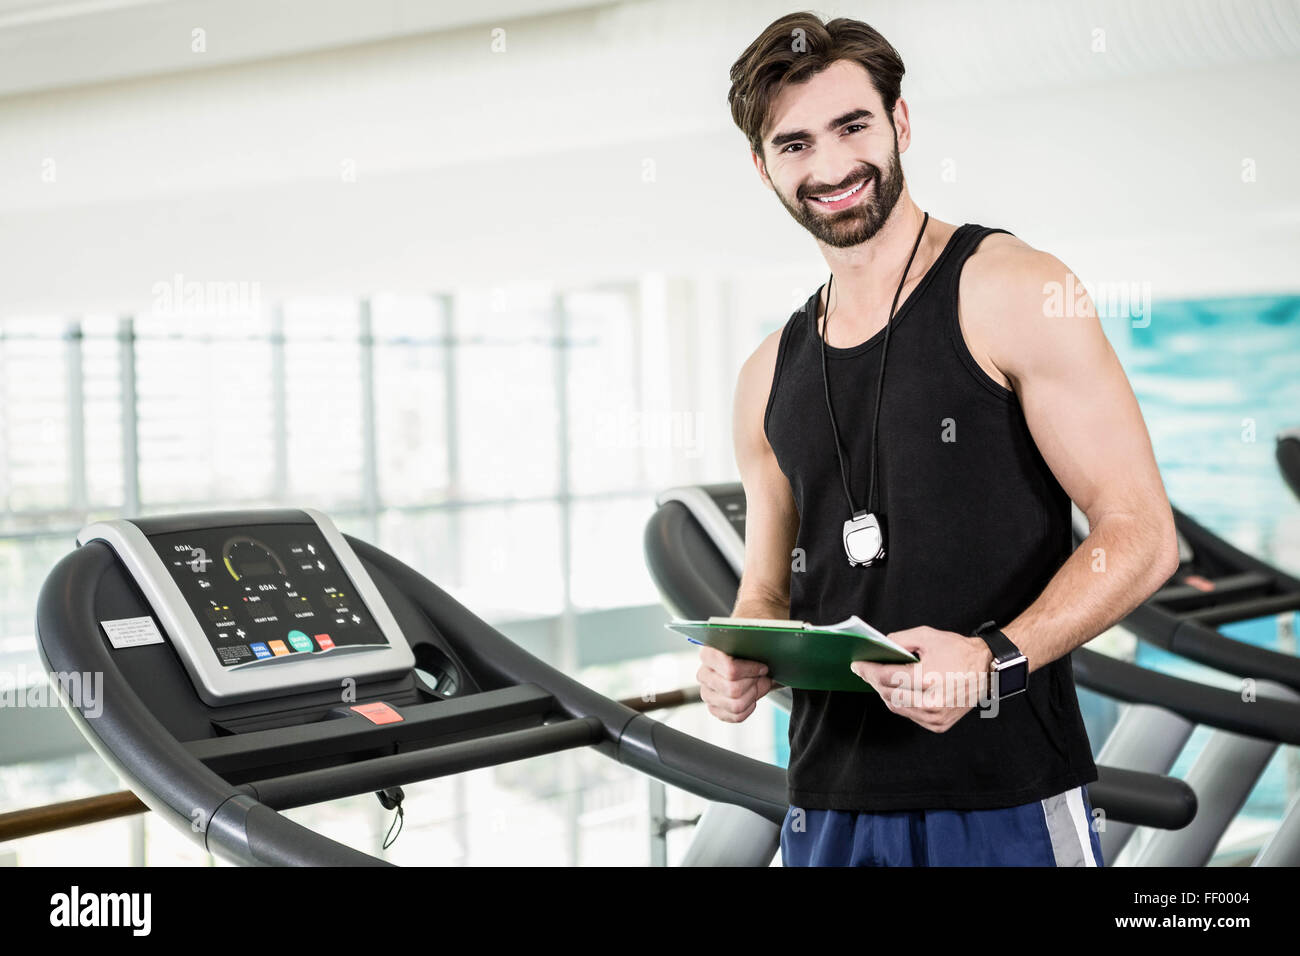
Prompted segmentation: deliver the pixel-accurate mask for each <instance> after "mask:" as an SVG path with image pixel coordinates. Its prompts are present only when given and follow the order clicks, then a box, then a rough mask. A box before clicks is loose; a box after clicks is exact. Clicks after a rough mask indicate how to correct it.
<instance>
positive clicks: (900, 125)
mask: <svg viewBox="0 0 1300 956" xmlns="http://www.w3.org/2000/svg"><path fill="white" fill-rule="evenodd" d="M894 129H895V131H897V133H898V151H899V152H900V153H905V152H907V147H908V146H910V145H911V144H912V118H911V117H910V116H909V115H908V113H907V100H905V99H903V98H902V97H901V96H900V97H899V98H898V102H896V103H895V104H894Z"/></svg>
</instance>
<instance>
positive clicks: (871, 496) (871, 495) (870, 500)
mask: <svg viewBox="0 0 1300 956" xmlns="http://www.w3.org/2000/svg"><path fill="white" fill-rule="evenodd" d="M929 221H930V214H929V213H928V212H927V213H926V214H925V218H924V219H922V220H921V231H920V232H918V233H917V234H916V242H915V243H914V244H913V246H912V254H911V255H910V256H908V257H907V265H906V266H904V267H903V278H902V279H901V280H900V281H899V283H898V291H897V292H895V293H894V304H893V305H891V306H890V308H889V318H888V319H886V320H885V341H884V343H883V345H882V347H881V350H880V381H879V382H877V383H876V408H875V413H874V415H873V416H872V423H871V480H870V484H869V486H868V488H869V490H868V492H867V511H874V510H875V507H876V446H877V444H878V435H879V430H880V399H881V396H882V394H883V392H884V387H885V359H886V358H887V357H888V355H889V327H890V326H891V325H892V324H893V321H894V310H895V309H897V308H898V299H899V296H901V295H902V294H903V286H904V285H906V284H907V273H908V272H909V271H910V270H911V268H912V260H913V259H915V258H916V250H917V249H919V248H920V247H921V237H922V236H924V235H925V226H926V224H927V223H928V222H929ZM834 281H835V274H834V273H831V277H830V279H828V280H827V282H826V318H825V320H823V322H822V384H823V385H824V386H825V388H826V411H828V412H829V413H830V416H831V432H832V433H833V434H834V436H835V454H836V456H837V457H838V458H839V460H840V479H841V480H842V481H843V482H844V498H845V500H846V501H847V502H848V503H849V516H850V518H852V517H854V516H856V515H858V514H860V512H858V511H857V509H855V508H854V507H853V495H852V494H851V493H850V491H849V479H848V476H847V474H846V473H845V471H844V452H843V449H841V448H840V431H839V427H838V426H837V425H836V424H835V409H834V408H833V407H832V406H831V386H830V381H829V379H828V378H827V375H826V326H828V325H830V321H831V284H832V283H833V282H834ZM815 316H816V313H814V321H815Z"/></svg>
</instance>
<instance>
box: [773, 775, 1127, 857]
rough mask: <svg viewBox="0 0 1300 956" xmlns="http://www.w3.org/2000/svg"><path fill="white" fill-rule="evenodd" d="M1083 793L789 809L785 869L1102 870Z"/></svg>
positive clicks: (784, 836) (784, 835) (1098, 843)
mask: <svg viewBox="0 0 1300 956" xmlns="http://www.w3.org/2000/svg"><path fill="white" fill-rule="evenodd" d="M1092 823H1093V815H1092V804H1091V803H1089V801H1088V792H1087V790H1086V789H1085V788H1083V787H1075V788H1074V789H1073V790H1066V791H1065V792H1064V793H1058V794H1056V795H1055V796H1052V797H1048V798H1046V799H1045V800H1035V801H1034V802H1033V803H1025V804H1021V805H1020V806H1017V807H1003V808H999V809H997V810H900V811H893V812H888V813H858V812H853V811H847V810H803V809H800V808H798V807H791V808H790V809H789V810H787V811H786V814H785V821H784V822H783V823H782V824H781V861H782V863H783V864H784V865H785V866H1101V865H1102V860H1101V840H1100V838H1099V837H1098V836H1097V831H1096V830H1095V829H1094V827H1093V826H1092Z"/></svg>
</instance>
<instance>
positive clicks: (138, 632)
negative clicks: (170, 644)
mask: <svg viewBox="0 0 1300 956" xmlns="http://www.w3.org/2000/svg"><path fill="white" fill-rule="evenodd" d="M99 626H100V627H102V628H103V629H104V633H105V634H107V635H108V641H109V643H110V644H112V645H113V646H114V647H116V648H117V649H118V650H121V649H122V648H124V647H140V646H141V645H144V644H161V643H162V642H163V636H162V634H161V633H159V631H158V625H157V624H155V623H154V622H153V618H151V617H124V618H122V619H121V620H117V621H100V622H99Z"/></svg>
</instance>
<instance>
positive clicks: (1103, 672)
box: [1070, 647, 1300, 745]
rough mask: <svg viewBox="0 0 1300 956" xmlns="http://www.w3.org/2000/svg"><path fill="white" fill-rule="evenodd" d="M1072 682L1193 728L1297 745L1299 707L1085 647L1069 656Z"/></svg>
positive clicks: (1298, 738) (1291, 703)
mask: <svg viewBox="0 0 1300 956" xmlns="http://www.w3.org/2000/svg"><path fill="white" fill-rule="evenodd" d="M1070 657H1071V662H1072V663H1073V666H1074V679H1075V681H1076V682H1077V683H1079V684H1081V685H1082V686H1084V687H1087V688H1088V689H1090V690H1094V691H1097V692H1098V693H1100V694H1105V695H1106V696H1107V697H1113V698H1115V699H1116V700H1122V701H1124V702H1126V703H1141V704H1151V705H1153V706H1156V707H1163V708H1164V709H1165V710H1169V711H1172V712H1174V713H1175V714H1178V715H1180V716H1182V717H1185V718H1187V719H1188V720H1190V721H1192V722H1193V723H1197V724H1204V725H1205V726H1207V727H1215V728H1218V729H1219V730H1227V731H1230V732H1231V733H1237V734H1245V735H1246V736H1248V737H1257V738H1259V739H1261V740H1273V741H1276V742H1278V743H1284V744H1293V745H1300V703H1293V702H1291V701H1283V700H1272V699H1269V698H1268V697H1265V696H1259V697H1258V698H1257V699H1255V700H1250V701H1247V700H1245V699H1243V697H1242V696H1241V694H1240V693H1236V692H1234V691H1231V690H1227V689H1224V688H1219V687H1211V686H1209V685H1206V684H1201V683H1198V682H1197V681H1190V680H1185V679H1184V678H1181V677H1174V676H1172V675H1169V674H1161V673H1159V672H1157V671H1153V670H1149V669H1147V668H1145V667H1139V666H1138V665H1136V664H1132V663H1129V662H1128V661H1121V660H1118V659H1116V658H1114V657H1110V656H1108V655H1106V654H1102V653H1099V652H1098V651H1094V650H1090V649H1088V648H1087V647H1080V648H1076V649H1075V650H1074V652H1073V653H1072V654H1071V655H1070Z"/></svg>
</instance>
